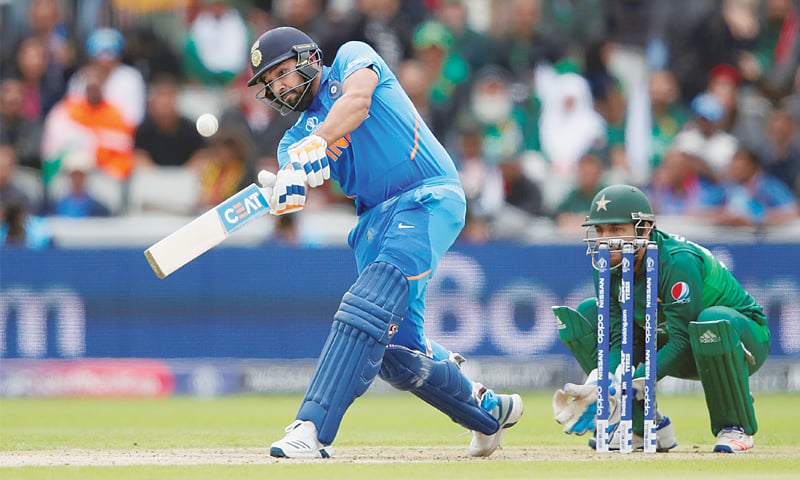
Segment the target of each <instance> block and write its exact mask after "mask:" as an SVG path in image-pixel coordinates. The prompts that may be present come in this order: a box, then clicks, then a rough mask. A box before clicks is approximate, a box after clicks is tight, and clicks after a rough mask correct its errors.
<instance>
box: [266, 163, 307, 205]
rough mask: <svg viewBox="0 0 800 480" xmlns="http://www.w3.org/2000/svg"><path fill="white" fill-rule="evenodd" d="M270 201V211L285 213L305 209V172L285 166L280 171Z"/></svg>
mask: <svg viewBox="0 0 800 480" xmlns="http://www.w3.org/2000/svg"><path fill="white" fill-rule="evenodd" d="M267 200H268V202H269V213H271V214H273V215H283V214H285V213H291V212H296V211H299V210H302V209H303V206H305V204H306V185H305V182H304V181H303V173H302V172H299V171H296V170H292V169H291V168H284V169H282V170H280V171H279V172H278V175H277V178H276V179H275V186H274V187H273V189H272V196H271V197H270V198H269V199H267Z"/></svg>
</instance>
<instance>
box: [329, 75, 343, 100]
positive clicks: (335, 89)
mask: <svg viewBox="0 0 800 480" xmlns="http://www.w3.org/2000/svg"><path fill="white" fill-rule="evenodd" d="M341 94H342V84H341V83H339V82H338V81H337V80H334V81H332V82H331V86H330V87H328V95H330V97H331V100H335V99H337V98H339V96H340V95H341Z"/></svg>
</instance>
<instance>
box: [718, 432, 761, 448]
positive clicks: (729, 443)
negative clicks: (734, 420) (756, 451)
mask: <svg viewBox="0 0 800 480" xmlns="http://www.w3.org/2000/svg"><path fill="white" fill-rule="evenodd" d="M753 445H754V442H753V436H752V435H748V434H746V433H744V430H743V429H742V428H741V427H725V428H723V429H722V430H720V431H719V433H718V434H717V444H716V445H714V451H715V452H721V453H747V452H748V451H749V450H750V449H751V448H753Z"/></svg>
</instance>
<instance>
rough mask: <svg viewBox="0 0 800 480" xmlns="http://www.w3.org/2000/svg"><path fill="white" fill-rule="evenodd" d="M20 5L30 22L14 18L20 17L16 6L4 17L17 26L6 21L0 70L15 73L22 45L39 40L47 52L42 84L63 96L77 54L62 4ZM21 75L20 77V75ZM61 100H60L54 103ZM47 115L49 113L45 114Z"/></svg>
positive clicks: (54, 0) (37, 0)
mask: <svg viewBox="0 0 800 480" xmlns="http://www.w3.org/2000/svg"><path fill="white" fill-rule="evenodd" d="M18 4H22V5H24V7H22V8H24V9H25V11H24V12H20V13H22V15H21V17H25V15H27V19H25V18H19V19H17V18H14V17H15V16H16V15H14V13H13V12H12V11H13V10H14V9H15V7H14V6H12V7H11V9H10V10H12V11H9V12H3V14H2V15H5V14H6V13H8V14H9V15H8V16H9V17H11V18H10V22H13V23H15V24H13V25H9V24H6V22H5V21H3V29H4V32H3V33H4V35H3V38H2V42H1V43H0V47H2V62H3V64H2V67H0V69H2V70H6V69H8V70H14V68H13V66H12V65H13V64H14V62H15V61H16V60H14V57H16V56H17V53H18V52H19V51H20V50H22V44H23V43H25V42H26V41H27V40H28V39H35V40H36V43H38V44H39V45H41V46H42V48H43V49H44V55H43V56H41V57H40V60H41V61H43V62H44V65H45V67H44V68H45V74H44V79H43V82H42V83H43V84H44V85H46V88H47V89H55V90H59V91H61V92H62V94H63V91H64V88H65V79H66V78H67V76H68V74H69V73H70V72H71V71H72V69H73V68H74V67H75V54H74V49H73V46H72V44H71V39H70V38H69V32H68V31H67V27H66V25H65V24H64V19H63V12H62V9H61V2H60V1H59V0H32V1H30V2H22V1H20V2H18ZM22 5H19V6H22ZM20 20H22V21H20ZM25 20H27V22H26V21H25ZM16 22H19V24H16ZM6 30H8V31H9V32H10V34H9V35H8V36H6V35H5V33H6V32H5V31H6ZM17 73H18V74H19V72H17ZM57 100H58V97H56V98H55V100H54V101H53V102H52V103H55V101H57ZM52 103H51V104H50V106H52ZM46 113H47V112H46V111H45V112H44V114H46Z"/></svg>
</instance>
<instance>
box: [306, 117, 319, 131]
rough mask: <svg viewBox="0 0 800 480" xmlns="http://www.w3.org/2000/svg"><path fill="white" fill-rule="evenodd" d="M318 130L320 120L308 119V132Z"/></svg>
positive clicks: (315, 118)
mask: <svg viewBox="0 0 800 480" xmlns="http://www.w3.org/2000/svg"><path fill="white" fill-rule="evenodd" d="M317 128H319V118H317V117H308V120H306V132H314V131H316V129H317Z"/></svg>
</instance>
